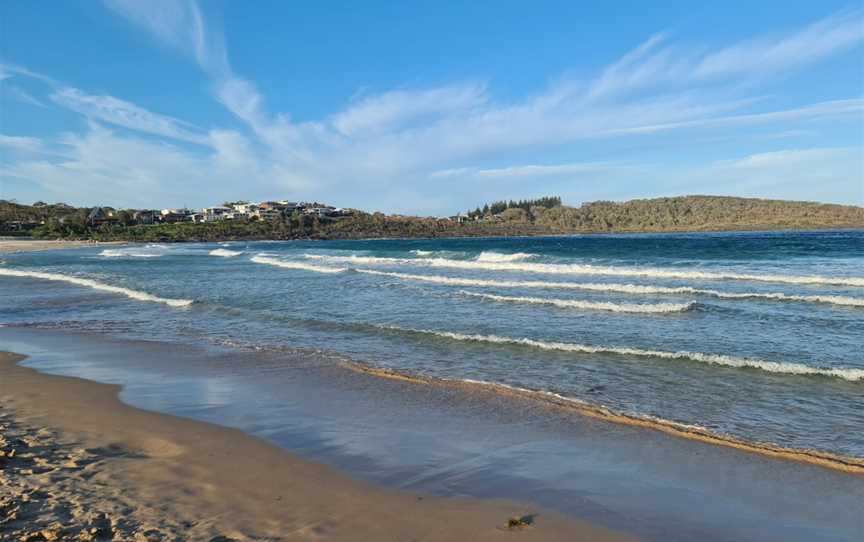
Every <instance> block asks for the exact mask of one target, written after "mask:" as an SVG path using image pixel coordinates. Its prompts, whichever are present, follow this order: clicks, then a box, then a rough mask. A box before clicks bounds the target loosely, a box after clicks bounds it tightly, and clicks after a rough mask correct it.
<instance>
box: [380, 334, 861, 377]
mask: <svg viewBox="0 0 864 542" xmlns="http://www.w3.org/2000/svg"><path fill="white" fill-rule="evenodd" d="M375 327H378V328H380V329H385V330H392V331H400V332H403V333H413V334H420V335H432V336H436V337H442V338H446V339H452V340H456V341H465V342H481V343H490V344H507V345H516V346H530V347H533V348H538V349H541V350H554V351H560V352H576V353H581V354H616V355H622V356H636V357H645V358H661V359H670V360H690V361H696V362H701V363H708V364H711V365H722V366H725V367H735V368H751V369H758V370H761V371H765V372H768V373H776V374H787V375H799V376H800V375H803V376H828V377H835V378H841V379H843V380H849V381H851V382H854V381H858V380H864V369H855V368H847V367H811V366H809V365H805V364H803V363H790V362H781V361H766V360H760V359H751V358H739V357H735V356H727V355H723V354H704V353H701V352H688V351H685V350H681V351H677V352H667V351H663V350H643V349H641V348H627V347H623V348H620V347H615V346H593V345H587V344H578V343H564V342H554V341H538V340H535V339H528V338H521V339H517V338H513V337H501V336H499V335H475V334H466V333H455V332H452V331H434V330H430V329H413V328H405V327H400V326H392V325H376V326H375Z"/></svg>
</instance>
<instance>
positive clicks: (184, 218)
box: [0, 200, 359, 232]
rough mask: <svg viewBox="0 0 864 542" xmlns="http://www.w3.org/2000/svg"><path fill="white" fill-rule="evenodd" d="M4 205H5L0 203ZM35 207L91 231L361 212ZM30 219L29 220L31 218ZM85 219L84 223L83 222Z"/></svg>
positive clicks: (22, 223) (11, 228)
mask: <svg viewBox="0 0 864 542" xmlns="http://www.w3.org/2000/svg"><path fill="white" fill-rule="evenodd" d="M0 203H2V202H0ZM32 207H33V208H36V209H40V208H43V209H46V210H47V208H49V207H50V208H51V210H52V211H53V213H52V216H54V217H56V220H57V222H58V223H59V224H60V225H64V224H65V223H67V222H69V221H78V222H84V225H86V226H87V227H90V228H98V227H101V226H117V225H125V226H131V225H154V224H175V223H179V222H191V223H195V224H203V223H208V222H219V221H224V220H241V221H257V220H261V221H273V220H281V219H286V218H291V217H295V218H296V217H310V218H313V219H314V218H317V219H319V220H335V219H339V218H346V217H350V216H354V215H355V214H356V213H358V212H359V211H357V210H355V209H344V208H340V207H333V206H331V205H325V204H322V203H306V202H292V201H288V200H280V201H262V202H259V203H250V202H248V201H235V202H226V203H224V204H222V205H215V206H212V207H204V208H202V209H198V210H195V209H189V208H185V207H183V208H166V209H123V210H118V209H115V208H113V207H92V208H87V212H86V216H77V215H76V214H75V211H76V210H77V209H76V208H75V207H73V206H71V205H68V204H66V203H56V204H51V205H49V204H47V203H45V202H42V201H37V202H35V203H33V205H32ZM28 218H29V219H28ZM82 219H83V220H82ZM45 224H46V220H45V219H41V220H35V219H33V218H32V217H21V218H20V219H19V220H8V221H6V222H5V223H4V225H3V226H4V228H3V229H5V230H6V231H8V232H26V231H29V230H33V229H35V228H37V227H39V226H42V225H45Z"/></svg>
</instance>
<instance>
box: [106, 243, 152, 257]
mask: <svg viewBox="0 0 864 542" xmlns="http://www.w3.org/2000/svg"><path fill="white" fill-rule="evenodd" d="M167 248H168V247H166V246H164V245H147V246H145V247H128V248H106V249H105V250H103V251H102V252H100V253H99V256H102V257H103V258H160V257H162V256H164V255H165V253H166V251H167Z"/></svg>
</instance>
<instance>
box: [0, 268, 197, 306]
mask: <svg viewBox="0 0 864 542" xmlns="http://www.w3.org/2000/svg"><path fill="white" fill-rule="evenodd" d="M0 276H5V277H22V278H34V279H41V280H52V281H57V282H67V283H69V284H76V285H78V286H86V287H88V288H93V289H94V290H101V291H103V292H111V293H114V294H121V295H125V296H126V297H129V298H131V299H137V300H139V301H152V302H154V303H164V304H165V305H168V306H171V307H186V306H189V305H191V304H192V300H191V299H170V298H165V297H158V296H155V295H152V294H148V293H146V292H139V291H137V290H131V289H129V288H122V287H120V286H111V285H109V284H104V283H102V282H98V281H95V280H92V279H85V278H81V277H70V276H68V275H61V274H59V273H43V272H41V271H19V270H16V269H0Z"/></svg>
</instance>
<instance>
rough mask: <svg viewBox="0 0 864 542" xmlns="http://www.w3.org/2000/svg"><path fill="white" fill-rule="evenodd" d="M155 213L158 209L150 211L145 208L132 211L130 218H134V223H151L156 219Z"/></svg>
mask: <svg viewBox="0 0 864 542" xmlns="http://www.w3.org/2000/svg"><path fill="white" fill-rule="evenodd" d="M157 214H159V212H158V211H150V210H146V209H145V210H141V211H135V212H134V213H132V220H134V221H135V223H136V224H152V223H154V222H155V221H156V215H157Z"/></svg>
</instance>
